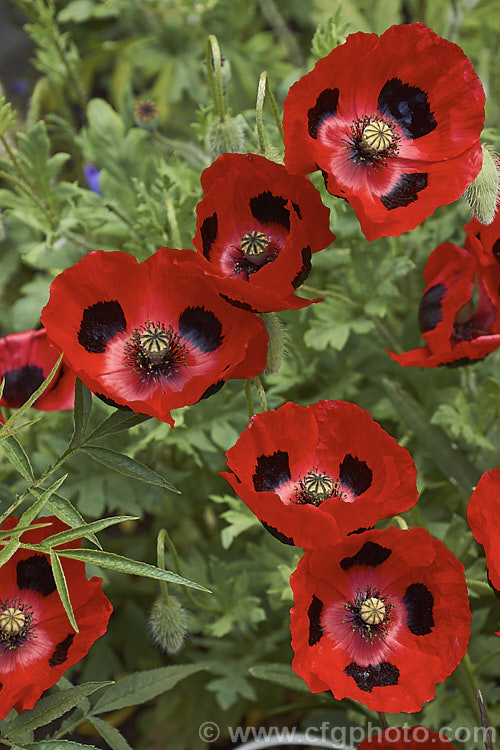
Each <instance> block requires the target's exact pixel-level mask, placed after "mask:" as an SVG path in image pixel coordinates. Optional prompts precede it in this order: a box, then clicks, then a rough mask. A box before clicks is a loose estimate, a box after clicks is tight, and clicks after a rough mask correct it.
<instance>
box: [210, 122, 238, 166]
mask: <svg viewBox="0 0 500 750" xmlns="http://www.w3.org/2000/svg"><path fill="white" fill-rule="evenodd" d="M205 144H206V147H207V148H208V150H209V151H210V153H211V154H212V156H213V157H214V158H215V159H216V158H217V157H218V156H220V155H221V154H226V153H230V154H238V153H241V151H242V150H243V147H244V145H245V136H244V133H243V127H242V125H241V123H240V121H239V119H238V118H237V117H224V119H223V120H221V118H220V117H215V118H214V120H213V122H212V124H211V125H210V127H209V128H208V130H207V134H206V137H205Z"/></svg>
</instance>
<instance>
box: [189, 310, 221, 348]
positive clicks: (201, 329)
mask: <svg viewBox="0 0 500 750" xmlns="http://www.w3.org/2000/svg"><path fill="white" fill-rule="evenodd" d="M179 333H180V334H181V336H182V337H183V338H185V339H187V340H188V341H190V342H191V344H193V346H196V348H197V349H201V351H202V352H213V351H215V349H218V348H219V346H220V345H221V344H222V340H223V338H224V336H223V335H222V323H221V322H220V320H219V318H218V317H217V316H216V315H215V313H213V312H211V311H210V310H205V308H204V307H186V309H185V310H184V312H183V313H181V315H180V317H179Z"/></svg>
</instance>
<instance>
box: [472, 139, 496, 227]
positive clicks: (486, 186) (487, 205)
mask: <svg viewBox="0 0 500 750" xmlns="http://www.w3.org/2000/svg"><path fill="white" fill-rule="evenodd" d="M481 148H482V151H483V166H482V167H481V171H480V172H479V174H478V176H477V177H476V179H475V180H474V182H472V183H471V184H470V185H469V187H468V188H467V190H466V191H465V193H464V198H465V200H466V201H467V203H468V204H469V206H470V207H471V209H472V211H473V213H474V215H475V216H476V218H477V219H478V221H480V222H481V224H491V222H492V221H493V217H494V215H495V211H496V207H497V204H498V189H499V185H500V175H499V171H498V170H499V164H498V156H497V154H496V153H495V152H494V151H493V149H491V148H489V146H485V145H484V144H482V145H481Z"/></svg>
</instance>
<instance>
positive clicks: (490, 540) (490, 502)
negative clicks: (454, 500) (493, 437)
mask: <svg viewBox="0 0 500 750" xmlns="http://www.w3.org/2000/svg"><path fill="white" fill-rule="evenodd" d="M467 521H468V524H469V526H470V528H471V531H472V533H473V535H474V539H475V540H476V542H477V543H478V544H480V545H481V546H482V547H484V554H485V556H486V564H487V566H488V577H489V579H490V581H491V585H492V586H493V588H494V589H495V590H496V591H497V592H500V549H499V546H498V537H499V535H500V469H492V470H491V471H487V472H486V473H485V474H483V476H482V477H481V479H480V480H479V482H478V483H477V487H476V489H475V490H474V492H473V493H472V495H471V499H470V500H469V505H468V506H467Z"/></svg>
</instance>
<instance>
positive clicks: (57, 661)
mask: <svg viewBox="0 0 500 750" xmlns="http://www.w3.org/2000/svg"><path fill="white" fill-rule="evenodd" d="M74 637H75V634H74V633H71V634H70V635H67V636H66V638H65V639H64V640H63V641H61V642H60V643H58V644H57V646H56V647H55V650H54V653H53V654H52V656H51V657H50V659H49V666H50V667H59V666H60V665H61V664H64V662H65V661H66V659H67V658H68V650H69V647H70V646H71V644H72V643H73V638H74Z"/></svg>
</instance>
